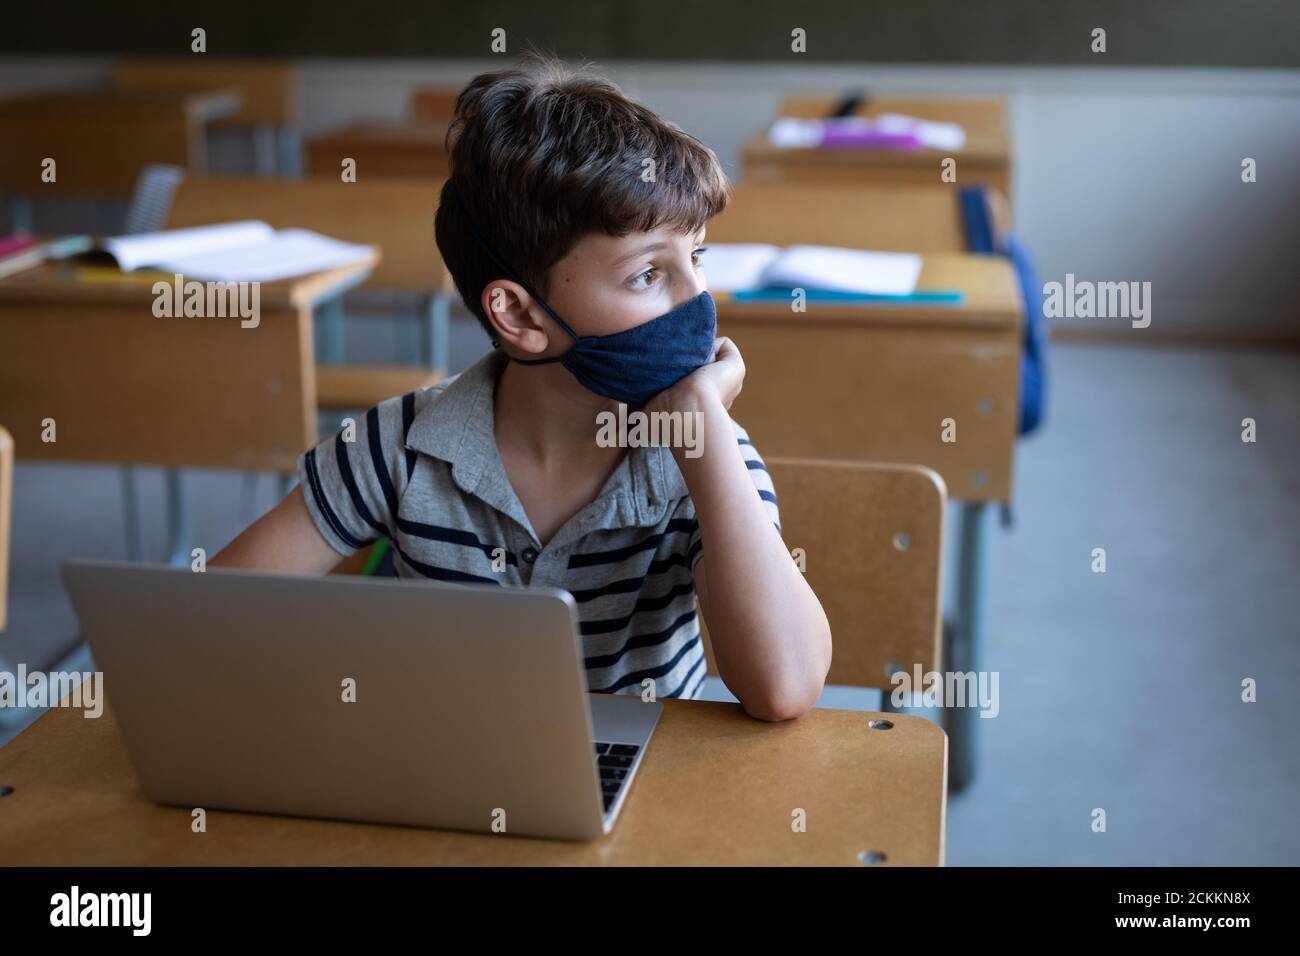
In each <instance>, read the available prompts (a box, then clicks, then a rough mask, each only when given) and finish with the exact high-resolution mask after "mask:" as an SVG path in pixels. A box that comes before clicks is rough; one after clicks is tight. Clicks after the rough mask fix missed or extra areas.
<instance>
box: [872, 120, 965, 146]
mask: <svg viewBox="0 0 1300 956" xmlns="http://www.w3.org/2000/svg"><path fill="white" fill-rule="evenodd" d="M875 120H876V129H878V130H879V131H880V132H882V133H900V134H904V135H906V134H909V133H910V134H911V135H913V136H915V137H916V138H917V139H919V140H920V141H921V143H922V144H923V145H924V146H926V147H927V148H928V149H948V150H952V151H953V152H957V151H958V150H960V149H961V148H962V147H963V146H965V145H966V130H965V129H963V128H962V126H961V124H960V123H936V122H934V121H933V120H923V119H917V118H916V117H915V116H904V115H903V114H901V113H881V114H880V115H879V116H877V117H875Z"/></svg>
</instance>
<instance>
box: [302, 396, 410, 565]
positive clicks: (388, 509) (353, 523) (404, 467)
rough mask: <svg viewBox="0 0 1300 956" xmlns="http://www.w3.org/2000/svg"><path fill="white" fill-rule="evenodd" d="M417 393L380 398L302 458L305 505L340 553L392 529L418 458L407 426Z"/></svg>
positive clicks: (344, 552) (361, 546) (368, 541)
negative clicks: (409, 444) (409, 442)
mask: <svg viewBox="0 0 1300 956" xmlns="http://www.w3.org/2000/svg"><path fill="white" fill-rule="evenodd" d="M413 412H414V395H413V394H412V395H406V396H403V397H400V398H392V399H389V400H388V401H386V402H382V403H380V404H379V405H376V406H375V407H374V408H372V409H370V410H369V411H368V412H366V413H365V415H362V416H360V417H358V418H356V419H353V420H351V421H350V422H348V421H345V423H344V427H343V428H342V429H341V430H340V431H339V433H338V434H337V435H335V436H334V437H333V438H329V439H326V440H325V441H323V442H321V443H320V444H319V445H317V446H316V447H315V448H312V449H310V450H308V451H307V452H306V453H305V454H304V455H302V457H301V458H299V459H298V480H299V482H301V486H302V492H303V498H304V499H305V500H306V502H307V510H308V512H310V514H311V516H312V520H313V521H314V522H315V523H316V527H317V529H318V530H319V531H320V533H321V535H322V536H323V537H324V538H325V540H326V541H328V542H329V544H330V546H331V547H332V548H334V550H335V551H337V552H338V553H339V554H342V555H344V556H347V555H350V554H352V553H354V552H356V551H358V550H360V549H361V548H364V547H365V546H366V545H368V544H371V543H372V542H374V541H377V540H378V539H380V538H391V537H393V535H394V531H393V524H394V522H395V516H396V514H397V508H398V502H399V501H400V500H401V494H402V492H403V491H404V490H405V487H406V482H407V481H408V480H409V478H410V473H411V469H412V467H413V464H414V453H413V452H409V451H407V449H406V447H405V445H406V442H405V437H406V430H407V428H409V426H410V419H411V416H412V414H413Z"/></svg>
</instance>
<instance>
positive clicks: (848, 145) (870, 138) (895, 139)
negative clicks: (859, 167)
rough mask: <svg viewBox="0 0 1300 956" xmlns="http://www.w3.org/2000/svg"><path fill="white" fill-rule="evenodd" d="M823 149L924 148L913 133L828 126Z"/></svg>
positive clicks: (823, 136) (824, 134) (822, 144)
mask: <svg viewBox="0 0 1300 956" xmlns="http://www.w3.org/2000/svg"><path fill="white" fill-rule="evenodd" d="M821 148H822V149H924V148H925V144H924V143H922V142H921V140H920V139H918V138H917V137H916V136H914V135H912V134H911V133H880V132H877V131H875V130H869V129H845V128H843V127H838V126H828V127H826V129H825V130H824V131H823V132H822V141H821Z"/></svg>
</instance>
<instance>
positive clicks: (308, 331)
mask: <svg viewBox="0 0 1300 956" xmlns="http://www.w3.org/2000/svg"><path fill="white" fill-rule="evenodd" d="M378 258H379V254H378V252H373V251H372V253H371V256H370V258H369V259H367V260H366V261H364V262H360V263H357V264H355V265H350V266H344V267H341V268H338V269H331V270H329V271H326V272H319V273H315V274H313V275H308V276H303V277H301V278H297V279H292V280H286V281H281V282H267V283H263V284H262V285H261V301H260V312H261V318H260V323H259V324H258V326H257V327H256V328H242V327H241V326H240V320H239V319H238V318H216V317H212V318H184V317H182V318H158V317H155V316H154V314H153V300H154V295H153V291H152V287H151V284H150V283H149V282H148V281H98V280H96V281H71V280H69V279H68V278H66V273H65V272H64V271H63V270H64V267H63V266H61V265H59V264H47V265H44V266H39V267H37V268H34V269H29V270H27V271H26V272H21V273H18V274H16V275H12V276H9V277H7V278H5V279H2V280H0V421H3V422H5V424H6V426H7V427H8V428H9V429H10V430H11V431H12V432H13V435H14V442H15V445H16V446H17V450H18V454H19V455H20V456H22V457H24V458H29V459H37V460H43V461H77V462H103V463H112V464H126V465H130V464H135V465H160V466H164V467H171V468H232V469H241V470H249V471H273V472H278V473H281V474H290V473H292V471H293V470H294V467H295V462H296V459H297V456H298V455H299V454H300V453H301V452H302V451H303V450H304V449H306V448H308V447H310V446H311V445H313V444H315V442H316V367H315V362H314V356H313V348H312V311H313V309H314V308H315V307H318V306H320V305H321V304H322V303H325V302H329V301H331V300H333V299H336V298H338V297H339V296H341V295H342V294H343V293H344V292H345V291H347V290H348V289H351V288H354V287H356V286H357V285H359V284H360V283H361V282H364V281H365V279H366V277H367V276H368V275H369V274H370V271H371V269H372V268H373V267H374V265H375V263H376V262H377V261H378ZM46 419H53V420H54V422H55V429H56V430H55V433H54V434H55V438H56V440H55V441H53V442H50V441H46V440H44V439H43V432H45V425H44V424H43V422H44V421H45V420H46ZM176 512H177V513H174V514H173V516H172V529H171V542H172V549H173V556H174V553H175V551H176V549H178V548H179V549H182V551H183V552H184V553H186V554H187V553H188V547H189V542H188V541H186V540H185V537H186V535H187V531H186V530H185V528H184V511H183V507H181V506H179V504H178V507H177V508H176Z"/></svg>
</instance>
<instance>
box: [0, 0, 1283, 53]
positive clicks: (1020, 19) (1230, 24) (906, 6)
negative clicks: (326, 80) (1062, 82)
mask: <svg viewBox="0 0 1300 956" xmlns="http://www.w3.org/2000/svg"><path fill="white" fill-rule="evenodd" d="M6 6H7V8H6V10H5V12H4V14H2V15H0V16H2V17H3V19H2V20H0V23H3V28H0V53H24V54H40V53H49V54H95V55H105V54H119V55H180V54H187V53H189V52H190V31H191V30H192V29H193V28H194V27H203V28H204V29H205V30H206V31H207V44H208V45H207V49H208V53H209V54H211V55H213V56H265V57H284V58H293V57H308V56H310V57H318V56H339V57H448V58H476V59H477V58H482V57H486V56H489V55H490V54H491V53H492V50H491V46H490V44H491V39H492V37H491V33H492V30H493V29H494V28H497V27H500V28H502V29H504V30H505V31H506V43H507V50H508V52H509V53H515V52H518V51H520V50H522V49H524V48H525V47H526V46H528V45H532V46H536V47H539V48H542V49H546V50H550V51H553V52H555V53H558V54H560V55H561V56H564V57H573V58H577V57H588V58H592V59H595V60H598V61H605V62H608V61H612V60H623V59H646V60H714V61H728V60H737V61H746V60H749V61H754V60H766V61H781V60H789V61H791V62H860V63H954V64H981V63H995V64H997V63H1004V64H1041V65H1052V64H1067V65H1088V66H1099V67H1104V66H1119V65H1150V66H1220V67H1296V66H1300V0H1078V2H1066V0H1055V2H1054V0H896V2H880V0H869V2H854V0H841V2H838V3H831V2H825V0H608V2H587V3H579V2H566V0H551V2H546V0H495V2H493V0H463V2H450V0H423V2H420V0H360V2H357V0H354V2H340V0H311V2H307V0H262V2H257V3H252V2H247V0H233V2H227V3H219V2H202V3H184V2H170V3H169V2H165V0H96V2H73V3H41V2H33V0H23V2H18V3H12V4H8V5H6ZM1096 27H1101V28H1104V29H1105V30H1106V53H1105V54H1095V53H1093V52H1092V50H1091V45H1092V31H1093V29H1094V28H1096ZM795 28H801V29H803V30H804V31H806V36H807V52H806V53H802V54H798V53H794V52H792V51H791V31H792V30H793V29H795Z"/></svg>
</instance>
